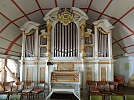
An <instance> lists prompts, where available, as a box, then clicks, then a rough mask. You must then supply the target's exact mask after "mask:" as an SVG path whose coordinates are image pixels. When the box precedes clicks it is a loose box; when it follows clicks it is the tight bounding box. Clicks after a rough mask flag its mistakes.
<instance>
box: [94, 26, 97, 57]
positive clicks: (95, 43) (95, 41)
mask: <svg viewBox="0 0 134 100" xmlns="http://www.w3.org/2000/svg"><path fill="white" fill-rule="evenodd" d="M94 33H95V39H94V58H95V59H98V30H97V26H96V25H95V26H94Z"/></svg>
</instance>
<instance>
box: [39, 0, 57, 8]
mask: <svg viewBox="0 0 134 100" xmlns="http://www.w3.org/2000/svg"><path fill="white" fill-rule="evenodd" d="M38 2H39V4H40V6H41V8H54V7H55V2H54V0H38Z"/></svg>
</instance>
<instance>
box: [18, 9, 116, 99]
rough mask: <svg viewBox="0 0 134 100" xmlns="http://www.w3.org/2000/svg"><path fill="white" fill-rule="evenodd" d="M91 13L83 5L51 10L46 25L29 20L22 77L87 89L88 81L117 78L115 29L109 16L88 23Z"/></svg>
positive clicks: (50, 86)
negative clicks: (114, 63) (90, 26)
mask: <svg viewBox="0 0 134 100" xmlns="http://www.w3.org/2000/svg"><path fill="white" fill-rule="evenodd" d="M87 20H90V16H87V15H86V13H85V12H83V11H82V10H81V9H79V8H75V7H72V8H71V9H60V8H59V7H57V8H53V9H52V10H50V11H49V12H48V13H47V14H46V15H45V17H44V23H46V26H45V27H44V29H40V28H39V27H40V24H39V23H37V22H32V21H27V22H25V23H24V24H23V26H22V27H21V28H20V29H21V30H22V32H23V39H22V41H23V42H22V56H21V61H22V63H21V80H22V81H34V82H35V83H40V82H45V83H46V84H48V86H49V91H50V93H51V88H53V87H54V86H69V87H70V86H71V87H75V91H77V92H76V94H75V95H76V96H77V98H79V96H80V90H81V91H84V90H85V89H86V82H87V81H113V80H114V78H113V74H114V73H113V62H114V60H113V56H112V38H111V37H112V36H111V35H112V29H113V26H112V25H111V24H110V23H109V21H108V20H107V19H101V20H97V21H94V22H92V23H93V26H92V28H91V29H89V28H88V26H87V23H86V22H87Z"/></svg>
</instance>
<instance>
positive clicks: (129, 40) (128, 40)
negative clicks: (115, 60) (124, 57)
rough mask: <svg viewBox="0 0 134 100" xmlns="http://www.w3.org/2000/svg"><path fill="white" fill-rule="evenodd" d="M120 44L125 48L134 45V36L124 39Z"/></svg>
mask: <svg viewBox="0 0 134 100" xmlns="http://www.w3.org/2000/svg"><path fill="white" fill-rule="evenodd" d="M119 43H120V44H121V45H123V46H128V45H131V44H132V43H134V35H132V36H130V37H128V38H125V39H123V41H120V42H119Z"/></svg>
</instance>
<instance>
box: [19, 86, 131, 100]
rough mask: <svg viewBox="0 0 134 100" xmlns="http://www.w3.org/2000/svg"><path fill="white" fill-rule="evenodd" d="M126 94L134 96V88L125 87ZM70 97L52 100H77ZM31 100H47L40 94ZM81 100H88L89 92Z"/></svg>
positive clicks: (121, 88)
mask: <svg viewBox="0 0 134 100" xmlns="http://www.w3.org/2000/svg"><path fill="white" fill-rule="evenodd" d="M119 89H120V90H122V91H124V90H123V87H119ZM124 93H125V94H133V95H134V88H128V87H125V91H124ZM68 96H72V94H71V95H68V94H67V95H66V97H67V99H65V96H64V98H63V99H56V98H55V99H54V97H55V96H54V95H52V98H53V99H51V100H77V99H75V97H74V98H73V99H70V98H72V97H70V98H69V97H68ZM22 100H27V98H26V97H24V98H23V99H22ZM30 100H45V99H44V96H43V94H40V95H39V99H37V98H34V99H30ZM81 100H88V92H87V91H85V93H84V94H83V96H82V95H81ZM105 100H109V96H106V98H105Z"/></svg>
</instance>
